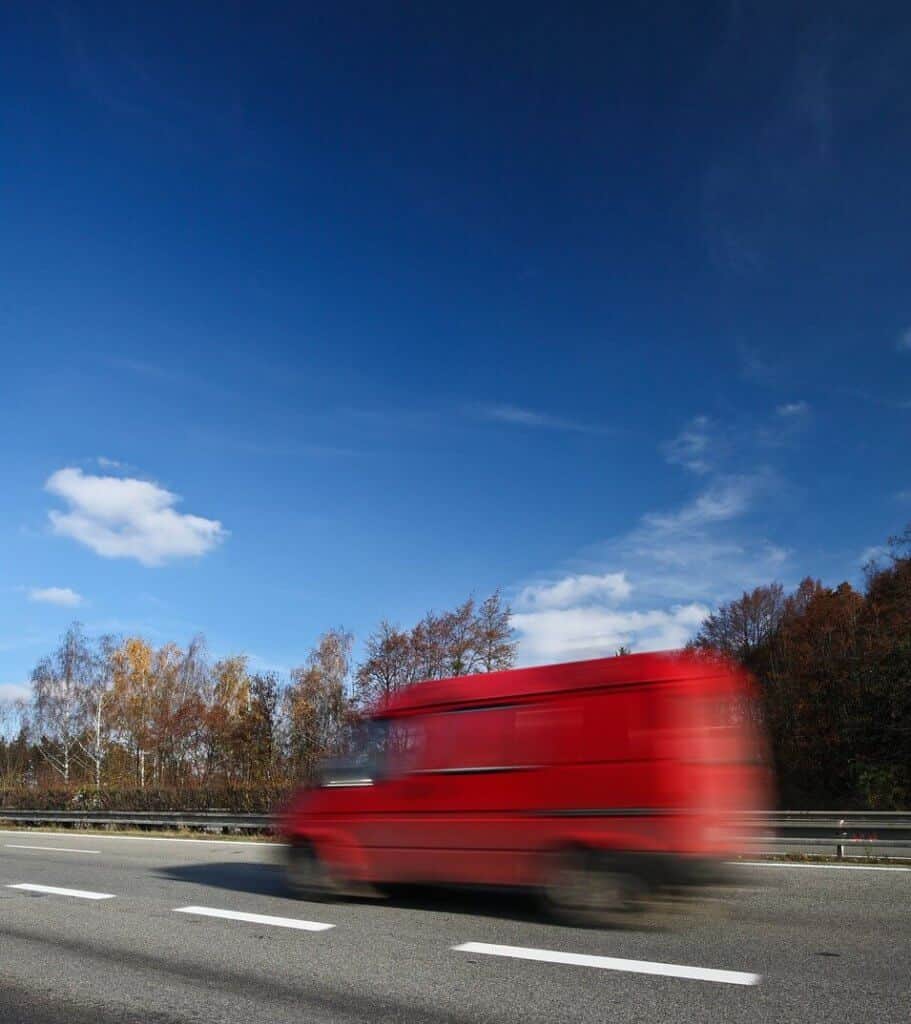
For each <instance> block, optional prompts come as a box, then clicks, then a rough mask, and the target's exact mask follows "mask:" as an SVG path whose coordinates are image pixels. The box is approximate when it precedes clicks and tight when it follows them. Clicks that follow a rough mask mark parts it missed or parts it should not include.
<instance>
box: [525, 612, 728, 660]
mask: <svg viewBox="0 0 911 1024" xmlns="http://www.w3.org/2000/svg"><path fill="white" fill-rule="evenodd" d="M708 613H709V608H708V607H707V606H706V605H703V604H696V603H690V604H685V605H674V606H672V607H671V608H669V609H668V610H663V609H657V608H655V609H649V610H646V611H626V610H623V611H617V610H613V609H607V608H598V607H590V608H553V609H549V610H547V611H539V612H516V613H514V615H513V617H512V623H513V626H514V627H515V629H516V630H517V631H518V633H519V636H520V643H521V653H522V660H523V662H526V663H528V664H533V663H535V662H546V661H565V660H569V661H571V660H576V659H581V658H596V657H599V656H603V655H608V654H614V653H615V652H616V651H617V649H618V648H619V647H621V646H628V647H635V648H636V650H639V651H659V650H669V649H671V648H677V647H682V646H683V645H684V644H685V643H686V642H687V640H689V639H690V637H691V636H692V635H693V633H695V631H696V630H697V629H698V628H699V626H700V624H701V623H702V621H703V619H704V618H705V617H706V616H707V615H708Z"/></svg>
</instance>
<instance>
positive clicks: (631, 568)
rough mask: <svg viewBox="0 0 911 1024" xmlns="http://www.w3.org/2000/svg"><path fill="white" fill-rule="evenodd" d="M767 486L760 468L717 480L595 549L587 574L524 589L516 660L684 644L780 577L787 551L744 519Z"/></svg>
mask: <svg viewBox="0 0 911 1024" xmlns="http://www.w3.org/2000/svg"><path fill="white" fill-rule="evenodd" d="M773 483H774V481H773V479H772V478H771V477H769V476H768V475H767V474H764V473H756V474H752V475H745V476H741V477H723V478H719V479H716V480H714V481H713V482H712V484H711V485H710V486H708V487H707V488H706V489H705V490H704V491H703V492H702V493H700V494H697V495H696V496H695V497H694V498H692V499H691V500H690V501H689V502H687V503H686V504H684V505H683V506H681V507H680V508H678V509H676V510H671V511H669V512H661V513H655V512H653V513H648V514H646V515H644V516H642V518H641V519H640V520H639V523H638V524H637V525H636V526H635V527H634V528H633V529H631V530H629V531H627V532H626V533H623V534H620V535H618V536H616V537H614V538H612V539H610V540H608V541H606V542H605V543H603V544H601V545H599V546H598V547H596V548H594V549H592V551H591V552H590V553H589V556H588V559H587V561H588V563H589V564H588V565H587V566H586V571H575V572H571V573H566V574H565V576H564V577H563V578H562V579H559V580H557V581H556V582H551V583H546V584H534V583H533V584H529V585H528V586H526V587H524V588H522V589H521V590H520V591H519V593H518V595H517V598H516V602H515V605H516V609H517V610H516V612H515V613H514V615H513V625H514V627H515V629H516V631H517V634H518V639H519V654H520V659H521V661H522V663H524V664H540V663H542V662H548V661H560V660H567V659H574V658H587V657H598V656H604V655H610V654H613V653H614V652H615V651H616V650H617V648H618V647H620V646H625V647H629V648H631V649H633V650H659V649H669V648H674V647H680V646H683V645H684V644H685V643H686V642H687V641H688V640H689V639H690V638H691V637H692V636H693V635H694V634H695V632H696V631H697V630H698V628H699V626H700V625H701V623H702V621H703V619H704V618H705V616H706V615H707V614H708V612H709V609H710V608H711V607H712V606H714V605H715V604H716V603H717V602H718V601H722V600H726V599H728V598H730V597H733V596H736V595H737V594H739V593H741V592H742V591H743V590H745V589H750V588H752V587H755V586H757V585H758V584H760V583H768V582H769V581H771V580H774V579H776V578H777V577H778V575H779V574H780V572H781V571H782V568H783V567H784V566H785V564H786V563H787V560H788V558H789V552H788V551H786V550H785V549H784V548H782V547H779V546H777V545H775V544H772V543H769V542H768V541H767V540H765V539H764V538H762V537H761V536H757V535H756V533H755V530H752V529H749V528H747V527H746V525H745V524H743V523H741V520H742V518H743V517H744V516H745V515H746V514H747V513H748V512H749V511H750V509H751V507H752V505H753V503H754V501H755V499H756V498H757V497H758V496H759V495H761V494H763V493H765V492H766V491H768V490H770V489H771V487H772V485H773ZM595 566H597V569H598V571H595ZM618 605H620V606H621V607H618Z"/></svg>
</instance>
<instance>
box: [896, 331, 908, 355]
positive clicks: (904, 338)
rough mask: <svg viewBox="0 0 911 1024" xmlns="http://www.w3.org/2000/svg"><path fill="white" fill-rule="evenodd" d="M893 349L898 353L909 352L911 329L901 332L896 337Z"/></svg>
mask: <svg viewBox="0 0 911 1024" xmlns="http://www.w3.org/2000/svg"><path fill="white" fill-rule="evenodd" d="M895 347H896V348H897V349H898V351H899V352H911V327H908V328H906V329H905V330H904V331H902V333H901V334H900V335H899V336H898V341H897V342H896V343H895Z"/></svg>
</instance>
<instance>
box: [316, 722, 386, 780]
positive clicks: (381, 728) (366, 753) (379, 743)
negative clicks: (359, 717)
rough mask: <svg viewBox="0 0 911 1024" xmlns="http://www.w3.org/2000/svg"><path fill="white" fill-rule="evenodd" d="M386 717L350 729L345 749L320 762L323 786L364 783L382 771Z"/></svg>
mask: <svg viewBox="0 0 911 1024" xmlns="http://www.w3.org/2000/svg"><path fill="white" fill-rule="evenodd" d="M388 736H389V720H388V719H384V718H373V719H370V720H369V721H366V722H362V723H361V724H360V725H358V726H357V728H356V729H355V730H354V733H353V735H352V737H351V742H350V744H349V749H348V753H347V754H344V755H342V756H341V757H332V758H328V759H327V760H326V761H324V762H323V767H322V772H321V778H320V784H321V785H323V786H358V785H359V786H368V785H370V784H371V783H372V782H374V781H375V780H376V779H378V778H382V776H383V775H385V773H386V761H387V750H388Z"/></svg>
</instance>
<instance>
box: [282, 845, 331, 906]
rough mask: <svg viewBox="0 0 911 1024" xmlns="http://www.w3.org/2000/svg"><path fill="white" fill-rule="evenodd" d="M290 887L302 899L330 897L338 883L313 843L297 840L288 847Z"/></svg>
mask: <svg viewBox="0 0 911 1024" xmlns="http://www.w3.org/2000/svg"><path fill="white" fill-rule="evenodd" d="M285 877H286V878H287V881H288V887H289V888H290V889H291V891H292V892H293V893H294V895H295V896H297V897H298V898H301V899H311V900H313V899H316V900H321V899H328V898H329V897H330V896H332V895H334V893H335V889H336V885H335V882H334V881H333V879H332V876H331V875H330V874H329V871H328V870H327V868H326V865H325V863H324V862H323V861H322V860H321V858H320V857H319V855H318V854H317V852H316V850H315V849H314V847H313V844H312V843H309V842H307V841H306V840H297V841H296V842H293V843H291V845H290V846H289V847H288V861H287V865H286V869H285Z"/></svg>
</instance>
